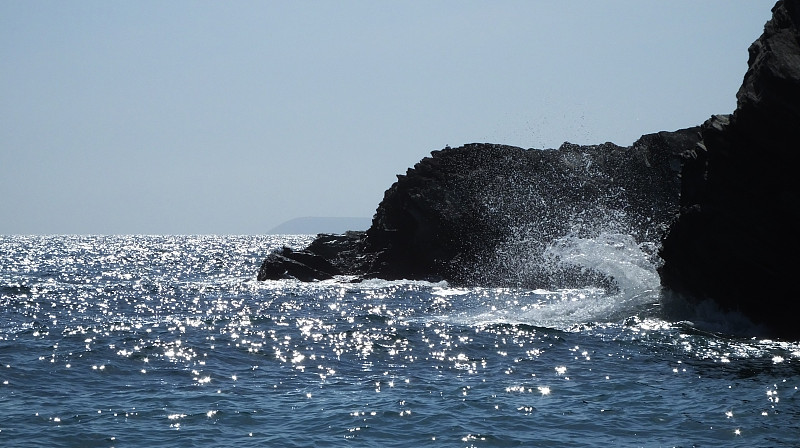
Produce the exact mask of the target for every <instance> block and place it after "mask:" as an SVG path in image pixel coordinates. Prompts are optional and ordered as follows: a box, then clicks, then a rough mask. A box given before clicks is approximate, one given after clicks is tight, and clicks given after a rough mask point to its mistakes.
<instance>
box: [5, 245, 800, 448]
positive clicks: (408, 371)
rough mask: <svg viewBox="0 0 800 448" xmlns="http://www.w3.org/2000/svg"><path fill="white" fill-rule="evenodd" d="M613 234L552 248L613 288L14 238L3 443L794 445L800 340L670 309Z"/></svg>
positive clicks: (644, 264) (249, 253)
mask: <svg viewBox="0 0 800 448" xmlns="http://www.w3.org/2000/svg"><path fill="white" fill-rule="evenodd" d="M612 230H613V229H612ZM612 230H609V231H605V232H599V233H597V234H596V235H594V236H592V235H587V234H582V233H577V234H570V235H566V236H564V237H562V238H558V239H556V240H555V241H553V242H552V243H551V244H548V245H547V247H545V248H543V251H542V254H543V255H544V258H547V259H549V260H550V261H551V262H552V263H553V265H554V266H557V265H559V264H567V265H570V266H572V267H577V269H583V268H585V269H591V270H592V271H596V272H600V273H602V274H604V275H606V276H610V277H613V279H614V282H615V283H614V284H615V285H616V286H615V287H614V288H611V289H609V288H606V287H598V286H596V285H592V284H586V285H583V286H581V287H576V288H540V289H525V288H485V287H484V288H481V287H469V288H454V287H451V286H450V285H448V284H447V283H429V282H420V281H383V280H368V281H364V282H361V283H349V282H348V281H347V279H344V278H342V279H335V280H330V281H324V282H316V283H300V282H295V281H267V282H257V281H255V274H256V271H257V269H258V266H259V264H260V262H261V260H262V259H263V257H264V256H265V255H266V254H267V253H268V252H269V251H271V250H273V249H276V248H278V247H280V246H281V245H284V244H285V245H289V246H294V247H302V246H304V245H306V244H308V242H309V241H310V240H311V238H312V237H310V236H258V237H256V236H231V237H216V236H174V237H145V236H119V237H92V236H86V237H77V236H51V237H17V236H13V237H0V265H2V267H3V269H2V271H1V272H0V445H3V446H42V447H44V446H148V447H152V446H165V447H166V446H176V445H195V446H222V447H225V446H230V447H234V446H235V447H242V446H245V447H246V446H253V447H255V446H265V445H266V446H271V445H280V446H311V445H325V446H343V445H349V444H358V445H362V446H376V447H377V446H409V445H412V446H429V445H435V444H440V445H443V446H509V445H522V446H536V445H539V446H541V445H544V446H548V445H549V446H565V445H568V446H598V445H617V446H618V445H623V446H627V445H636V446H691V445H705V446H748V447H749V446H792V445H793V444H795V443H796V441H797V434H799V433H800V423H798V422H800V395H798V393H797V388H798V387H800V344H798V343H797V342H786V341H773V340H766V339H758V338H751V337H731V336H727V335H725V334H720V333H715V332H711V331H707V330H706V329H701V328H699V326H698V325H697V324H696V322H688V321H687V320H685V319H672V318H670V317H669V316H668V315H666V314H665V313H664V312H663V310H662V306H661V301H662V298H661V296H660V288H659V283H658V276H657V274H656V271H655V269H656V267H657V262H658V260H657V259H654V258H653V254H654V253H655V252H654V250H653V249H654V248H653V247H651V246H649V245H647V244H641V243H636V242H635V241H634V240H633V239H632V238H631V237H629V236H627V235H626V234H624V233H619V232H614V231H612ZM523 261H524V260H523ZM520 263H521V264H520V265H519V266H521V265H522V261H520Z"/></svg>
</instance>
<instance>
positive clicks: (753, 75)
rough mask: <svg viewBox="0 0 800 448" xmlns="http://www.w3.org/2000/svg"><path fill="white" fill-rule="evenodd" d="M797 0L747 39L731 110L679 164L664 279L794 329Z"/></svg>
mask: <svg viewBox="0 0 800 448" xmlns="http://www.w3.org/2000/svg"><path fill="white" fill-rule="evenodd" d="M798 26H800V2H798V1H797V0H792V1H779V2H778V3H777V4H776V5H775V7H774V8H773V17H772V19H771V20H770V21H769V22H768V23H767V24H766V26H765V27H764V33H763V34H762V35H761V37H759V39H758V40H757V41H756V42H755V43H753V45H752V46H751V47H750V58H749V61H748V65H749V68H748V71H747V73H746V74H745V77H744V82H743V84H742V87H741V88H740V90H739V92H738V94H737V100H738V101H737V108H736V111H734V113H733V114H732V115H729V116H715V117H712V118H711V119H710V120H708V121H707V122H706V123H705V124H704V125H703V126H702V130H701V135H702V142H700V143H699V144H698V145H697V147H696V148H695V149H694V150H693V151H692V152H691V153H690V157H688V158H687V160H686V162H685V164H684V167H683V185H682V191H681V213H680V217H679V219H678V220H677V221H676V222H675V224H674V225H673V226H672V228H671V230H670V232H669V236H668V237H667V238H666V239H665V241H664V243H663V249H662V252H661V254H662V257H663V259H664V261H665V263H664V266H663V267H662V269H661V271H660V272H661V277H662V284H663V285H664V286H665V287H666V288H668V289H669V290H671V291H674V292H677V293H679V294H682V295H685V296H688V297H691V298H692V300H702V299H712V300H713V301H715V302H716V303H717V304H718V305H720V306H721V307H722V308H723V309H726V310H731V311H739V312H741V313H743V314H745V315H746V316H748V317H750V318H751V319H752V320H753V321H755V322H757V323H761V324H764V325H766V326H767V327H769V328H770V329H771V330H773V331H774V333H775V334H777V335H783V336H793V337H797V336H800V324H798V323H797V314H796V313H793V312H792V310H794V309H795V308H794V302H796V300H797V297H798V296H799V295H800V294H799V293H798V288H797V286H796V283H797V281H796V279H797V277H795V276H796V275H797V272H798V270H799V269H798V268H800V262H798V253H799V251H798V249H800V248H799V247H798V237H797V231H798V229H800V227H798V222H800V186H799V184H798V174H797V172H798V163H797V162H798V159H799V157H798V151H800V30H799V29H798Z"/></svg>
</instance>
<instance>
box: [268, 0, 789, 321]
mask: <svg viewBox="0 0 800 448" xmlns="http://www.w3.org/2000/svg"><path fill="white" fill-rule="evenodd" d="M798 26H800V0H790V1H778V2H777V4H776V5H775V7H774V8H773V18H772V19H771V20H770V21H769V22H768V23H767V24H766V26H765V28H764V33H763V35H762V36H761V37H760V38H759V39H758V40H757V41H756V42H755V43H754V44H753V45H752V46H751V47H750V58H749V61H748V63H749V69H748V71H747V73H746V75H745V77H744V82H743V84H742V87H741V89H740V90H739V92H738V94H737V99H738V103H737V108H736V110H735V111H734V112H733V114H732V115H718V116H713V117H711V118H710V119H709V120H708V121H707V122H706V123H704V124H703V125H702V126H701V127H698V128H691V129H684V130H680V131H676V132H660V133H657V134H650V135H645V136H643V137H642V138H641V139H639V140H638V141H637V142H636V143H634V144H633V145H632V146H630V147H620V146H617V145H614V144H611V143H605V144H602V145H595V146H578V145H573V144H569V143H565V144H564V145H562V146H561V148H559V149H557V150H524V149H521V148H516V147H511V146H503V145H493V144H471V145H466V146H463V147H460V148H445V149H444V150H441V151H434V152H433V153H432V155H431V157H427V158H425V159H423V160H422V161H420V162H419V163H418V164H417V165H415V166H414V168H412V169H410V170H408V172H407V173H406V174H405V175H404V176H398V181H397V182H396V183H395V184H394V185H392V187H391V188H389V190H387V191H386V194H385V196H384V198H383V201H382V202H381V203H380V205H379V206H378V209H377V212H376V214H375V216H374V218H373V221H372V226H371V227H370V228H369V230H367V231H366V232H360V233H348V234H346V235H320V236H319V237H318V238H317V240H315V241H314V242H313V243H312V244H311V245H310V246H309V247H308V248H306V249H304V250H301V251H293V250H290V249H287V248H284V249H282V250H281V251H278V252H276V253H274V254H271V255H270V256H269V257H268V258H267V259H266V260H265V261H264V264H263V265H262V267H261V271H260V272H259V277H258V278H259V279H261V280H264V279H268V278H297V279H301V280H313V279H325V278H331V277H334V276H337V275H350V276H356V277H357V278H370V277H379V278H386V279H399V278H406V279H428V280H431V279H445V280H448V281H449V282H451V283H453V284H456V285H459V284H460V285H492V286H525V287H548V288H554V287H555V288H557V287H569V286H582V285H585V284H587V282H588V283H589V284H593V285H598V284H600V285H605V286H607V287H608V288H613V286H614V285H613V279H611V278H606V277H604V275H603V274H602V273H599V272H592V271H591V270H587V269H584V268H578V267H575V266H568V265H559V264H558V262H557V260H556V263H555V265H554V263H553V260H552V259H551V258H549V257H548V250H547V249H548V245H550V244H553V242H556V241H558V240H559V239H560V238H563V237H565V236H567V235H572V236H577V237H593V236H596V235H598V234H599V233H600V232H606V231H612V232H618V233H622V234H628V235H632V236H633V237H634V239H635V240H636V242H637V243H641V242H647V241H651V242H660V241H661V240H662V238H664V236H665V235H667V230H668V236H666V238H665V239H664V240H663V246H662V249H661V252H660V255H661V257H662V258H663V260H664V265H663V266H662V267H661V268H660V271H659V272H660V274H661V279H662V284H663V286H664V287H665V290H666V291H668V292H669V294H672V295H680V296H683V297H686V298H688V299H689V300H690V301H692V302H699V301H703V300H705V299H711V300H713V301H714V302H716V303H717V304H718V305H720V306H721V307H722V308H723V309H725V310H730V311H739V312H741V313H743V314H745V315H746V316H748V317H750V318H751V319H752V320H753V321H755V322H756V323H760V324H764V325H765V326H767V327H768V328H770V329H772V331H773V332H774V334H775V335H779V336H790V337H800V325H798V324H797V323H796V320H797V315H796V313H793V310H794V302H795V301H796V298H797V296H798V293H797V292H796V291H797V290H798V288H797V286H796V285H795V283H796V280H795V279H796V277H795V275H796V273H797V272H798V270H799V269H798V268H800V262H798V259H800V258H799V257H798V256H799V255H800V250H799V249H800V247H798V245H799V243H798V241H800V239H798V238H797V236H796V232H797V229H798V222H800V186H799V184H798V181H797V177H796V176H797V174H796V172H797V170H798V163H797V160H798V156H797V153H798V151H800V31H799V30H798ZM676 215H678V219H677V220H675V216H676ZM654 255H655V254H654Z"/></svg>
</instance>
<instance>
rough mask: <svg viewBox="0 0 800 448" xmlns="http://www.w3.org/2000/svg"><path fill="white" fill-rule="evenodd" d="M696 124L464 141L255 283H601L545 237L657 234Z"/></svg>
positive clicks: (648, 237)
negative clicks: (369, 211)
mask: <svg viewBox="0 0 800 448" xmlns="http://www.w3.org/2000/svg"><path fill="white" fill-rule="evenodd" d="M697 141H698V137H697V128H691V129H685V130H681V131H676V132H660V133H657V134H651V135H646V136H643V137H642V138H641V139H639V140H638V141H637V142H636V143H634V144H633V145H632V146H630V147H620V146H617V145H614V144H612V143H605V144H602V145H593V146H579V145H574V144H570V143H565V144H564V145H562V146H561V147H560V148H559V149H557V150H532V149H531V150H525V149H522V148H517V147H512V146H504V145H494V144H471V145H466V146H463V147H460V148H445V149H443V150H441V151H434V152H433V153H432V154H431V156H430V157H426V158H424V159H423V160H421V161H420V162H419V163H417V164H416V165H415V166H414V167H413V168H412V169H409V170H408V172H407V173H406V174H405V175H401V176H398V180H397V182H396V183H395V184H394V185H392V186H391V188H389V189H388V190H387V191H386V193H385V195H384V198H383V200H382V201H381V203H380V205H379V206H378V209H377V211H376V214H375V216H374V218H373V222H372V226H371V227H370V229H369V230H367V231H366V232H365V233H350V234H347V235H341V236H336V235H320V236H319V237H318V238H317V240H315V241H314V242H313V243H312V244H311V245H310V246H309V247H308V248H306V249H304V250H301V251H293V250H290V249H288V248H284V249H282V250H281V251H278V252H276V253H274V254H271V255H270V256H269V257H268V258H267V259H266V260H265V261H264V263H263V265H262V268H261V271H260V272H259V279H262V280H263V279H275V278H298V279H301V280H310V279H327V278H331V277H333V276H336V275H350V276H358V277H361V278H374V277H377V278H384V279H401V278H402V279H426V280H438V279H444V280H447V281H449V282H450V283H452V284H456V285H494V286H526V287H572V286H586V285H587V284H593V285H597V284H600V285H605V286H607V287H609V288H613V279H607V278H604V276H603V275H602V274H601V273H597V272H591V271H588V270H586V269H583V268H577V267H574V266H558V265H555V266H554V265H553V263H552V260H548V259H546V256H545V250H546V248H547V246H548V244H550V243H551V242H552V241H553V240H555V239H557V238H559V237H563V236H565V235H568V234H571V235H576V236H587V237H590V236H594V235H596V234H598V233H599V232H601V231H618V232H622V233H627V234H631V235H634V236H635V238H636V239H637V241H640V242H641V241H658V240H659V239H660V238H661V237H662V236H663V234H664V232H665V231H666V229H667V226H668V225H669V223H670V221H671V220H672V219H673V217H674V216H675V214H676V213H677V210H678V200H679V190H680V181H679V179H678V173H679V170H680V160H681V156H682V154H683V153H685V152H686V151H690V150H691V149H692V148H693V147H694V145H695V144H696V143H697Z"/></svg>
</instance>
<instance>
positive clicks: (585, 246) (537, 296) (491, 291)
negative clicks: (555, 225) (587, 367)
mask: <svg viewBox="0 0 800 448" xmlns="http://www.w3.org/2000/svg"><path fill="white" fill-rule="evenodd" d="M653 254H654V250H653V247H652V246H650V245H647V244H638V243H636V241H635V240H634V239H633V237H632V236H630V235H625V234H621V233H611V232H608V233H601V234H599V235H598V236H596V237H594V238H585V237H578V236H573V235H568V236H565V237H563V238H559V239H557V240H555V241H553V242H552V243H551V244H550V245H549V246H548V247H547V248H546V249H545V251H544V257H543V258H544V260H545V262H546V263H547V264H549V265H551V266H552V267H553V268H554V269H558V268H564V267H573V268H578V269H581V270H592V271H595V272H598V273H601V274H604V275H606V276H608V277H610V278H612V279H613V280H614V282H615V284H616V286H617V287H618V289H617V290H616V291H614V292H608V291H606V290H605V289H604V288H601V287H598V286H596V285H586V287H584V288H569V289H564V288H560V289H555V288H554V289H552V290H549V289H535V290H525V289H514V288H511V289H509V288H475V289H472V290H470V291H469V292H464V290H441V291H437V292H436V293H435V294H437V295H439V296H442V297H448V298H453V297H454V296H455V297H458V298H459V299H460V300H461V301H462V302H464V303H463V304H462V306H459V307H454V309H456V310H459V311H458V312H457V314H455V315H450V316H448V319H451V320H452V321H454V322H458V323H464V324H473V325H474V324H491V323H513V324H528V325H534V326H541V327H548V328H557V329H562V330H567V329H570V328H574V327H575V326H576V325H581V324H586V323H593V322H615V321H619V320H623V319H625V318H627V317H630V316H635V315H639V314H640V313H641V312H642V311H646V310H648V309H652V308H653V307H655V306H656V304H657V303H658V302H659V299H660V281H659V277H658V272H657V270H656V269H657V263H656V262H654V256H653Z"/></svg>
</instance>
